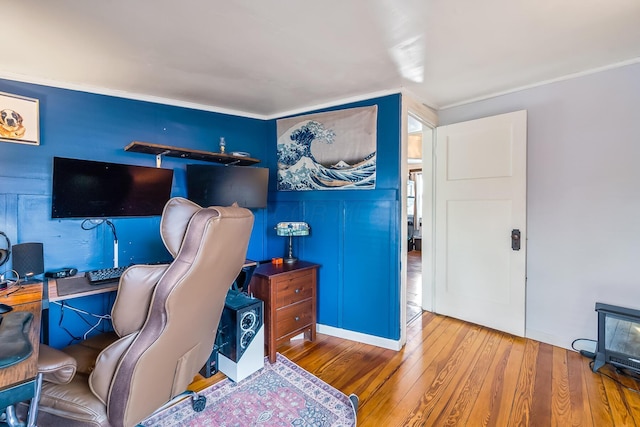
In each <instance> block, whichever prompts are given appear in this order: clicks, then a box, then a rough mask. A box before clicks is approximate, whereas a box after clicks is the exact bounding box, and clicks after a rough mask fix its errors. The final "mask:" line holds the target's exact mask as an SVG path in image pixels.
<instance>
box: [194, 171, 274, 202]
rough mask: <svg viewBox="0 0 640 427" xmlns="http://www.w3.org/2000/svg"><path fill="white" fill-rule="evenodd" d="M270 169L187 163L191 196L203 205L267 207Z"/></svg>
mask: <svg viewBox="0 0 640 427" xmlns="http://www.w3.org/2000/svg"><path fill="white" fill-rule="evenodd" d="M268 184H269V169H267V168H256V167H245V166H213V165H187V197H188V198H189V200H192V201H194V202H196V203H197V204H199V205H200V206H229V205H231V204H233V203H234V202H237V203H238V205H240V206H242V207H244V208H264V207H266V206H267V192H268Z"/></svg>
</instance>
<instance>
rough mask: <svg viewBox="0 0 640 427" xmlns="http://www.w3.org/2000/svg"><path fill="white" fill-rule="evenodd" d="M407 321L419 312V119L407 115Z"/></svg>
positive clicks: (420, 226) (420, 127)
mask: <svg viewBox="0 0 640 427" xmlns="http://www.w3.org/2000/svg"><path fill="white" fill-rule="evenodd" d="M407 126H408V133H409V135H408V146H407V167H408V169H409V176H408V178H407V199H406V200H407V201H406V205H407V323H409V322H411V321H412V320H414V319H415V318H416V317H417V316H419V315H420V314H422V199H423V189H424V184H423V179H422V176H423V175H422V168H423V164H422V138H423V128H424V125H423V124H422V122H421V121H420V120H419V119H417V118H416V117H414V116H413V115H411V114H409V115H408V117H407Z"/></svg>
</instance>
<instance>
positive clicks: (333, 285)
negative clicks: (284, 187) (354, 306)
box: [296, 200, 344, 325]
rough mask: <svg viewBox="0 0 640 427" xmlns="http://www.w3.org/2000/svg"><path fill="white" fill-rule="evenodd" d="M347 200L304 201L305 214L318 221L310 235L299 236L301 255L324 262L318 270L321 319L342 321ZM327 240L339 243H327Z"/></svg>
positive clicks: (315, 222)
mask: <svg viewBox="0 0 640 427" xmlns="http://www.w3.org/2000/svg"><path fill="white" fill-rule="evenodd" d="M343 211H344V203H343V202H342V201H339V200H338V201H336V200H312V201H307V202H305V203H304V217H305V219H306V220H307V221H308V222H309V224H314V225H313V226H312V228H311V233H310V235H309V236H306V237H300V238H299V239H298V252H297V255H296V256H297V257H299V258H301V259H304V260H306V261H311V262H316V263H318V264H320V268H319V269H318V290H317V294H318V319H317V320H318V322H319V323H321V324H323V325H337V324H340V322H339V318H340V313H341V310H340V307H341V306H342V296H343V290H342V286H343V285H344V282H343V281H342V280H341V274H342V260H343V258H344V251H343V248H342V245H341V242H342V241H343V230H342V228H341V227H337V226H336V225H337V224H341V223H343ZM326 242H335V244H333V245H327V244H326Z"/></svg>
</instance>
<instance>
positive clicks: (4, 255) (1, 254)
mask: <svg viewBox="0 0 640 427" xmlns="http://www.w3.org/2000/svg"><path fill="white" fill-rule="evenodd" d="M0 236H2V237H3V238H4V244H5V246H6V248H4V249H3V248H0V265H3V264H5V263H6V262H7V261H9V255H11V241H10V240H9V237H7V235H6V234H4V233H3V232H2V231H0Z"/></svg>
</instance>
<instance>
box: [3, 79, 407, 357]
mask: <svg viewBox="0 0 640 427" xmlns="http://www.w3.org/2000/svg"><path fill="white" fill-rule="evenodd" d="M0 92H6V93H11V94H17V95H21V96H26V97H31V98H36V99H39V100H40V139H41V145H40V146H28V145H23V144H13V143H4V142H0V230H1V231H4V232H5V233H7V235H8V236H9V238H10V239H11V241H12V242H13V243H23V242H42V243H43V244H44V255H45V269H46V270H51V269H56V268H60V267H65V266H72V267H76V268H78V269H79V270H80V271H85V270H90V269H96V268H101V267H110V266H111V265H112V260H113V237H112V234H111V231H110V230H109V229H108V228H107V227H106V226H99V227H97V228H96V229H94V230H91V231H85V230H82V229H81V228H80V223H81V220H66V219H65V220H52V219H51V214H50V211H51V173H52V158H53V157H54V156H60V157H72V158H80V159H87V160H100V161H110V162H118V163H127V164H136V165H143V166H155V157H154V156H151V155H146V154H140V153H128V152H125V151H124V147H125V146H126V145H127V144H129V143H130V142H131V141H134V140H135V141H145V142H151V143H157V144H166V145H174V146H178V147H185V148H192V149H199V150H208V151H217V142H218V139H219V137H221V136H224V137H225V139H226V141H227V150H228V151H247V152H249V153H251V156H252V157H255V158H258V159H261V163H260V164H258V166H262V167H269V168H270V169H271V176H270V192H269V207H268V208H267V209H259V210H254V214H255V215H256V219H255V225H254V229H253V233H252V237H251V242H250V245H249V251H248V257H249V258H251V259H255V260H264V259H270V258H271V257H275V256H282V255H283V254H284V250H285V239H284V238H281V237H278V236H276V235H275V231H274V230H273V227H274V226H275V224H276V223H277V222H280V221H306V222H308V223H309V224H310V225H311V227H312V234H311V236H309V237H304V238H299V239H296V242H295V245H296V247H295V250H296V252H295V253H296V254H297V255H298V256H299V258H301V259H305V260H308V261H313V262H317V263H319V264H320V265H321V268H320V273H319V290H318V321H319V323H322V324H325V325H328V326H334V327H337V328H344V329H348V330H352V331H356V332H362V333H366V334H371V335H376V336H380V337H384V338H390V339H398V338H399V335H400V325H399V299H400V298H399V288H400V285H399V279H398V278H399V272H398V268H399V264H400V261H399V250H398V246H399V241H398V236H399V230H400V226H399V223H398V217H399V203H398V197H399V196H398V195H399V191H398V189H399V188H400V178H399V171H400V159H399V155H400V154H399V153H400V111H401V108H400V96H399V95H393V96H387V97H383V98H377V99H371V100H368V101H364V102H358V103H353V104H347V105H342V106H339V107H336V108H332V109H338V108H351V107H360V106H368V105H374V104H377V105H378V128H377V134H378V168H377V187H376V189H375V190H363V191H357V190H348V191H311V192H309V191H306V192H276V191H274V188H275V168H276V165H277V158H276V149H275V146H276V121H275V120H257V119H250V118H244V117H237V116H231V115H225V114H219V113H211V112H205V111H200V110H193V109H188V108H181V107H173V106H167V105H162V104H156V103H150V102H142V101H134V100H128V99H123V98H118V97H110V96H103V95H96V94H89V93H84V92H78V91H71V90H66V89H59V88H53V87H48V86H40V85H33V84H27V83H20V82H14V81H8V80H2V79H0ZM187 163H192V161H185V160H180V159H172V158H164V159H163V164H162V167H164V168H171V169H174V184H173V191H172V195H174V196H185V195H186V184H185V168H186V164H187ZM113 222H114V223H115V225H116V227H117V231H118V238H119V243H120V248H119V259H120V264H121V265H125V264H128V263H140V262H154V261H157V260H163V259H166V258H167V253H166V251H165V249H164V246H163V244H162V242H161V240H160V235H159V231H158V228H159V217H153V218H127V219H116V220H113ZM9 266H10V264H5V266H2V267H0V272H1V271H3V270H4V269H5V268H8V267H9ZM112 299H113V296H112V295H107V296H102V297H90V298H82V299H75V300H72V301H70V302H71V303H72V304H73V305H74V306H77V307H79V308H84V309H86V310H89V311H95V312H105V311H106V310H108V308H109V306H110V304H111V303H112ZM49 317H50V322H51V325H52V330H51V334H50V342H51V344H52V345H54V346H61V345H65V344H67V343H68V341H69V335H68V334H67V333H66V332H64V330H62V328H61V327H58V326H56V325H57V324H58V322H59V319H60V310H59V307H57V306H52V307H51V309H50V316H49ZM62 326H64V327H65V328H67V329H69V330H70V331H71V333H72V334H73V335H78V334H82V333H83V332H84V331H86V329H87V325H86V323H85V322H83V321H81V320H80V319H79V318H78V317H77V316H75V314H73V313H69V314H67V311H65V318H64V322H63V325H62Z"/></svg>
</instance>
